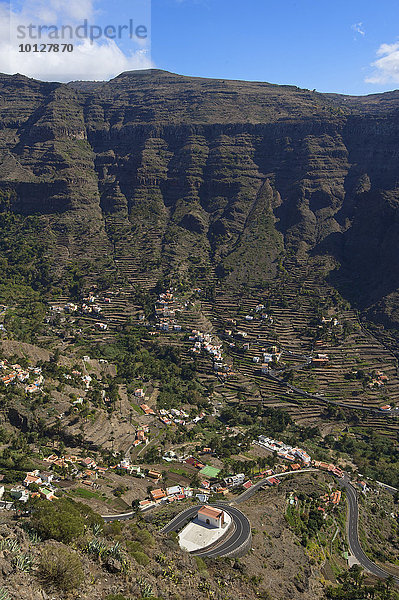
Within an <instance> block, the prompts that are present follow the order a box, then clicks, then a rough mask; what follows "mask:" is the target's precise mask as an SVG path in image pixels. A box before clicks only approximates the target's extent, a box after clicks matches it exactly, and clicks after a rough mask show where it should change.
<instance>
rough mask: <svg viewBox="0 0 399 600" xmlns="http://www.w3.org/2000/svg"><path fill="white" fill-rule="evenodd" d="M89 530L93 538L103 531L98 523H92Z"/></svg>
mask: <svg viewBox="0 0 399 600" xmlns="http://www.w3.org/2000/svg"><path fill="white" fill-rule="evenodd" d="M91 529H92V532H93V535H94V537H98V536H99V535H100V533H101V532H102V530H103V528H102V527H101V525H100V523H94V525H93V527H92V528H91Z"/></svg>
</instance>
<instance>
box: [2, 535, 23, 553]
mask: <svg viewBox="0 0 399 600" xmlns="http://www.w3.org/2000/svg"><path fill="white" fill-rule="evenodd" d="M0 550H9V551H10V552H19V551H20V550H21V546H20V545H19V544H18V541H17V540H16V539H15V538H5V539H3V540H1V541H0Z"/></svg>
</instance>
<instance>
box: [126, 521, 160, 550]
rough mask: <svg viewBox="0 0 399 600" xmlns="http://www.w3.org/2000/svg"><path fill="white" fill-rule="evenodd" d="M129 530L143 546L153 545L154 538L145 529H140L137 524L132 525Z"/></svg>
mask: <svg viewBox="0 0 399 600" xmlns="http://www.w3.org/2000/svg"><path fill="white" fill-rule="evenodd" d="M131 532H132V536H133V538H134V539H135V540H136V541H138V542H140V543H141V544H142V545H143V546H154V545H155V539H154V536H152V535H151V533H150V532H149V531H147V529H140V528H139V527H138V526H137V525H132V527H131Z"/></svg>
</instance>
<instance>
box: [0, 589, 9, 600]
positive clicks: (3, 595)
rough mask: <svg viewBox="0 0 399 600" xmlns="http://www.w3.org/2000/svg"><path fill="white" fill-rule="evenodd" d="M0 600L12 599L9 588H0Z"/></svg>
mask: <svg viewBox="0 0 399 600" xmlns="http://www.w3.org/2000/svg"><path fill="white" fill-rule="evenodd" d="M0 600H11V598H10V596H9V594H8V592H7V590H6V589H4V588H0Z"/></svg>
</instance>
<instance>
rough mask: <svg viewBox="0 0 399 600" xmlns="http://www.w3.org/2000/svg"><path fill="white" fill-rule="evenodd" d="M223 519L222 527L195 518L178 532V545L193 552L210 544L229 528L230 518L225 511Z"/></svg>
mask: <svg viewBox="0 0 399 600" xmlns="http://www.w3.org/2000/svg"><path fill="white" fill-rule="evenodd" d="M224 520H225V522H224V524H223V525H222V527H213V526H212V525H208V524H207V523H204V522H203V521H200V520H199V519H198V518H195V519H194V520H193V521H191V522H190V523H188V524H187V525H186V526H185V527H184V529H182V530H181V532H180V533H179V536H178V538H179V544H180V547H181V548H182V549H183V550H186V551H187V552H195V551H197V550H202V549H203V548H207V547H208V546H211V545H212V544H214V543H215V542H217V541H218V540H219V539H221V538H222V537H223V536H224V535H225V534H226V533H227V531H228V530H229V528H230V526H231V524H232V519H231V517H230V515H229V514H228V513H226V512H225V513H224Z"/></svg>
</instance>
